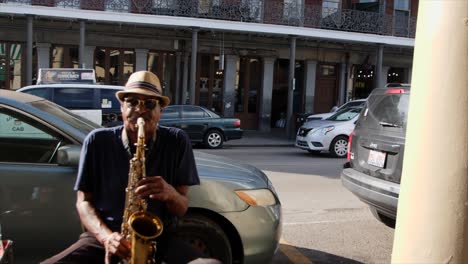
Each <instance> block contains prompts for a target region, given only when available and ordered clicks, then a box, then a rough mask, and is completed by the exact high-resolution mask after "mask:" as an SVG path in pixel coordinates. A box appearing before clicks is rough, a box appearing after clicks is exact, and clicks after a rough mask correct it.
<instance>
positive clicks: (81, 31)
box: [78, 20, 86, 68]
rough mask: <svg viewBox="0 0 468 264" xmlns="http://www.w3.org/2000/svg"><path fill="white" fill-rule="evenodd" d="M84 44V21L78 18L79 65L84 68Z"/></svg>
mask: <svg viewBox="0 0 468 264" xmlns="http://www.w3.org/2000/svg"><path fill="white" fill-rule="evenodd" d="M85 44H86V21H84V20H80V47H79V52H78V53H79V55H78V56H79V59H78V61H79V65H80V67H81V68H85V61H84V57H85Z"/></svg>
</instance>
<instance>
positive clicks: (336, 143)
mask: <svg viewBox="0 0 468 264" xmlns="http://www.w3.org/2000/svg"><path fill="white" fill-rule="evenodd" d="M330 153H331V154H332V155H333V156H335V157H338V158H344V157H346V155H347V154H348V138H347V137H345V136H338V137H336V138H335V139H333V141H332V143H331V145H330Z"/></svg>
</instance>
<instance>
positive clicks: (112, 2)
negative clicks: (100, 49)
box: [0, 0, 416, 38]
mask: <svg viewBox="0 0 468 264" xmlns="http://www.w3.org/2000/svg"><path fill="white" fill-rule="evenodd" d="M0 3H11V4H20V5H42V6H55V7H61V8H73V9H84V10H101V11H110V12H128V13H139V14H153V15H166V16H182V17H195V18H208V19H221V20H231V21H242V22H254V23H264V24H277V25H289V26H298V27H312V28H322V29H332V30H341V31H351V32H362V33H371V34H379V35H392V36H399V37H409V38H414V35H415V31H416V18H415V17H408V16H398V17H397V16H391V15H386V14H380V13H375V12H365V11H359V10H352V9H337V8H325V7H322V6H318V5H305V6H302V5H300V4H297V3H281V2H275V1H268V0H0Z"/></svg>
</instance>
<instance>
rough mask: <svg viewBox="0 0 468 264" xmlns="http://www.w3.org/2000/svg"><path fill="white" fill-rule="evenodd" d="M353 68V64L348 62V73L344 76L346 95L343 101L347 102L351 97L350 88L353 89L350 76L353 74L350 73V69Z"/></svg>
mask: <svg viewBox="0 0 468 264" xmlns="http://www.w3.org/2000/svg"><path fill="white" fill-rule="evenodd" d="M352 70H353V66H352V64H349V65H348V68H347V72H348V75H347V76H346V83H347V84H346V87H347V89H346V95H345V102H348V101H350V100H351V99H352V96H353V94H352V89H353V78H351V76H353V74H352V73H351V71H352Z"/></svg>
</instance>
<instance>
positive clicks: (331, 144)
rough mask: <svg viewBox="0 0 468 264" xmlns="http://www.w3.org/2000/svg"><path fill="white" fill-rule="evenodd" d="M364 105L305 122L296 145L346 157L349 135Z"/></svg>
mask: <svg viewBox="0 0 468 264" xmlns="http://www.w3.org/2000/svg"><path fill="white" fill-rule="evenodd" d="M361 110H362V107H351V108H347V109H344V110H340V111H338V112H336V113H335V114H333V115H332V116H331V117H329V118H327V119H324V120H312V121H308V122H306V123H304V125H302V126H301V127H300V128H299V130H298V131H297V136H296V147H298V148H301V149H304V150H307V151H309V152H311V153H319V152H321V151H329V152H330V154H332V155H333V156H335V157H339V158H344V157H346V155H347V151H348V137H349V134H351V132H352V131H353V129H354V126H355V124H356V121H357V119H358V117H359V113H360V112H361Z"/></svg>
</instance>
